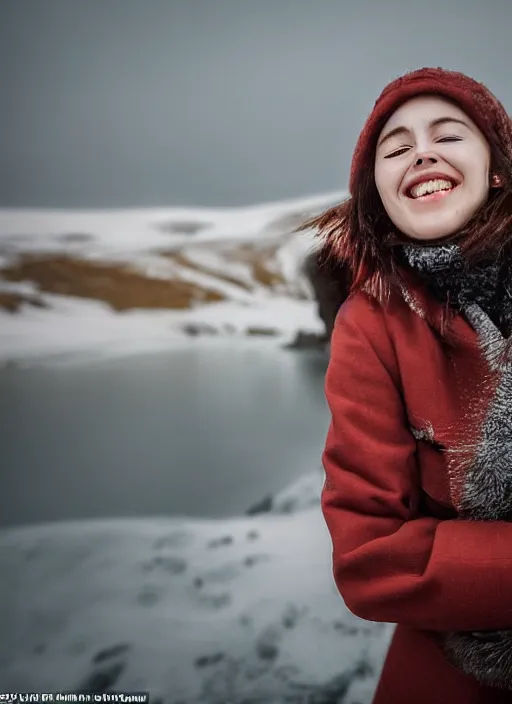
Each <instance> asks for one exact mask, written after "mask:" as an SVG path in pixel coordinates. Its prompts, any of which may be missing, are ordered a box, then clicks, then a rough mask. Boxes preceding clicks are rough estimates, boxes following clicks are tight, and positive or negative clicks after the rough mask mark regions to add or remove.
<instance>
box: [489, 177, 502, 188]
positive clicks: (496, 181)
mask: <svg viewBox="0 0 512 704" xmlns="http://www.w3.org/2000/svg"><path fill="white" fill-rule="evenodd" d="M501 185H502V183H501V178H500V177H499V176H498V174H493V176H492V179H491V187H492V188H500V187H501Z"/></svg>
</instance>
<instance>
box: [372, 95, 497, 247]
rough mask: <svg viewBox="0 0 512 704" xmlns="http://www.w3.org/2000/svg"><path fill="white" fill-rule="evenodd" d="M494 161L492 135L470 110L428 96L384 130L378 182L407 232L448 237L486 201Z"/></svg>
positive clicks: (378, 157)
mask: <svg viewBox="0 0 512 704" xmlns="http://www.w3.org/2000/svg"><path fill="white" fill-rule="evenodd" d="M490 161H491V155H490V148H489V145H488V143H487V140H486V139H485V137H484V136H483V134H482V133H481V132H480V130H479V129H478V127H477V126H476V125H475V124H474V122H473V121H472V120H471V119H470V118H469V117H468V116H467V115H466V113H465V112H463V111H462V110H461V109H460V108H458V107H457V106H456V105H454V104H453V103H451V102H450V101H448V100H445V99H443V98H439V97H437V96H430V95H423V96H419V97H417V98H413V99H411V100H409V101H408V102H406V103H404V104H403V105H401V106H400V107H399V108H398V109H397V110H396V111H395V112H394V113H393V115H392V116H391V117H390V118H389V120H388V121H387V123H386V124H385V126H384V128H383V129H382V131H381V133H380V135H379V139H378V142H377V151H376V155H375V183H376V185H377V190H378V192H379V194H380V197H381V200H382V203H383V205H384V208H385V210H386V212H387V214H388V216H389V217H390V219H391V221H392V222H393V223H394V225H395V226H396V227H397V228H398V229H399V230H400V232H402V233H403V234H404V235H407V236H408V237H411V238H413V239H417V240H432V239H437V238H440V237H448V236H449V235H452V234H454V233H456V232H457V231H458V230H460V229H461V228H462V227H463V226H464V225H465V224H466V223H467V222H468V220H470V218H471V217H472V216H473V215H474V214H475V213H476V211H477V210H478V209H479V208H480V207H481V206H482V205H483V204H484V203H485V201H486V200H487V197H488V195H489V168H490Z"/></svg>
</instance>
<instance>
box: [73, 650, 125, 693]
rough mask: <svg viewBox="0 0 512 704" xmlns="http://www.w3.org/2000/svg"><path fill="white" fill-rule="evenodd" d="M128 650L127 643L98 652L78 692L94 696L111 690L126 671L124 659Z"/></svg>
mask: <svg viewBox="0 0 512 704" xmlns="http://www.w3.org/2000/svg"><path fill="white" fill-rule="evenodd" d="M130 649H131V646H130V645H129V644H128V643H116V644H114V645H110V646H107V647H106V648H102V649H101V650H98V652H96V653H95V654H94V655H93V657H92V660H91V662H92V665H93V667H92V670H91V672H90V673H89V674H88V675H86V677H85V678H84V679H83V680H82V682H81V684H80V686H79V687H78V690H79V691H86V692H91V693H96V694H99V693H101V692H108V691H109V690H111V689H112V688H113V687H114V685H115V684H116V683H117V681H118V680H119V678H120V677H121V675H122V673H123V672H124V670H125V669H126V660H125V657H126V655H127V654H128V653H129V651H130Z"/></svg>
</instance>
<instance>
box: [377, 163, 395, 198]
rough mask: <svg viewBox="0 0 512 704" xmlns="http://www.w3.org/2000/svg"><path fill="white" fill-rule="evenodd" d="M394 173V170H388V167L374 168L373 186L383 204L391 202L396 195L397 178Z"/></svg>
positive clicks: (379, 166)
mask: <svg viewBox="0 0 512 704" xmlns="http://www.w3.org/2000/svg"><path fill="white" fill-rule="evenodd" d="M395 171H396V170H394V169H392V168H390V167H389V166H384V165H382V164H379V165H378V166H376V167H375V171H374V178H375V185H376V186H377V191H378V193H379V195H380V197H381V200H382V202H383V203H384V204H386V203H389V202H390V201H391V200H393V196H396V194H397V191H398V185H399V178H398V177H397V174H396V172H395Z"/></svg>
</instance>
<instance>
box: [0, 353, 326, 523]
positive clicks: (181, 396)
mask: <svg viewBox="0 0 512 704" xmlns="http://www.w3.org/2000/svg"><path fill="white" fill-rule="evenodd" d="M325 367H326V356H325V355H322V354H321V353H319V352H313V351H300V352H298V351H290V350H284V349H275V348H270V347H269V348H257V347H252V346H251V345H247V346H241V345H236V346H233V345H230V344H228V343H226V345H222V346H218V347H213V348H212V347H205V346H201V344H197V343H196V344H191V346H190V347H189V348H186V349H179V350H175V351H172V352H165V353H162V352H159V353H153V354H145V355H143V356H137V357H129V358H124V359H118V360H109V361H102V362H97V361H96V362H94V363H90V364H87V365H85V364H82V365H81V366H63V367H53V368H51V367H49V368H45V367H33V368H27V369H22V368H9V369H3V370H1V371H0V433H1V438H0V524H1V525H4V526H6V525H16V524H26V523H35V522H40V521H53V520H62V519H70V518H71V519H74V518H94V517H128V516H152V515H153V516H154V515H172V516H177V515H183V516H198V517H228V516H234V515H237V514H240V513H241V512H244V511H246V510H247V509H248V508H249V507H250V506H252V505H254V504H255V503H258V501H259V500H260V499H262V498H263V497H264V496H266V495H267V494H269V493H274V492H276V491H278V490H280V489H282V488H283V487H285V486H286V485H287V484H289V483H290V482H291V481H293V480H294V479H295V478H297V477H299V476H300V475H301V474H303V473H305V472H308V471H312V470H313V471H314V470H318V471H320V467H321V464H320V462H321V452H322V448H323V442H324V439H325V435H326V432H327V427H328V420H329V416H328V410H327V405H326V402H325V399H324V392H323V376H324V373H325Z"/></svg>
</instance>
